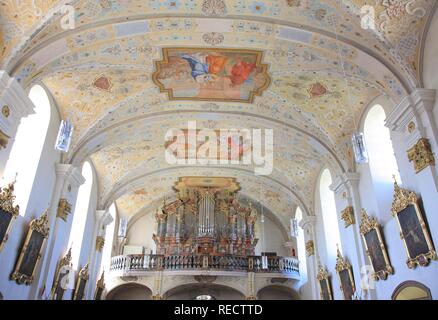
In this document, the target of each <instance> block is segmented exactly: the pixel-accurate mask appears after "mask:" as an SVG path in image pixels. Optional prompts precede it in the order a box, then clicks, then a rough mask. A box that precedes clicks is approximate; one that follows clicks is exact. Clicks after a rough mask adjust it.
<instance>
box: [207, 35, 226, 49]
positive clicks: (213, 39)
mask: <svg viewBox="0 0 438 320" xmlns="http://www.w3.org/2000/svg"><path fill="white" fill-rule="evenodd" d="M224 39H225V38H224V35H223V34H222V33H218V32H209V33H205V34H204V35H202V40H204V42H205V43H207V44H209V45H212V46H216V45H218V44H221V43H222V42H224Z"/></svg>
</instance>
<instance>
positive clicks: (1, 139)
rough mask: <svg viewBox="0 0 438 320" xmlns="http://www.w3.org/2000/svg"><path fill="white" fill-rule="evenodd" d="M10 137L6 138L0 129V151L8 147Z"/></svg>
mask: <svg viewBox="0 0 438 320" xmlns="http://www.w3.org/2000/svg"><path fill="white" fill-rule="evenodd" d="M9 138H10V136H8V135H7V134H6V133H4V132H3V130H1V129H0V149H5V148H6V146H7V145H8V142H9Z"/></svg>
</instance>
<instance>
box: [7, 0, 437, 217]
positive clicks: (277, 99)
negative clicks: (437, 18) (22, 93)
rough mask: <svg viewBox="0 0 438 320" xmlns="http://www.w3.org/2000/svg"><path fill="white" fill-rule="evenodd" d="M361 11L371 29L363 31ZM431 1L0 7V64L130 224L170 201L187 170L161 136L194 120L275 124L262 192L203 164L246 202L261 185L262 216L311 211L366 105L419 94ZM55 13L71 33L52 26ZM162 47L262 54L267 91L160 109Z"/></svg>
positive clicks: (14, 1) (246, 0)
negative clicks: (50, 109) (68, 136)
mask: <svg viewBox="0 0 438 320" xmlns="http://www.w3.org/2000/svg"><path fill="white" fill-rule="evenodd" d="M367 4H368V5H371V6H372V12H368V13H369V14H370V16H368V17H371V18H373V19H371V20H366V21H368V22H367V23H369V22H370V21H371V22H372V28H369V25H368V27H367V28H364V21H365V20H364V16H363V9H364V5H367ZM436 5H437V2H436V1H435V0H415V1H412V0H373V1H365V0H323V1H315V0H151V1H144V0H73V1H54V0H52V1H48V0H44V1H42V0H41V1H40V0H32V1H31V0H20V1H18V0H4V1H1V0H0V9H1V10H0V65H1V69H5V70H7V71H8V72H9V73H10V74H11V75H13V76H15V77H16V78H17V79H18V80H19V81H20V82H21V83H22V85H23V86H25V87H29V86H31V85H32V84H33V83H36V82H42V83H43V84H44V85H45V86H46V87H47V88H48V90H49V91H50V92H51V94H52V95H53V97H54V99H55V101H56V103H57V104H58V108H59V111H60V113H61V116H62V118H64V119H70V120H71V121H72V123H73V125H74V128H75V129H74V132H75V134H74V137H73V141H72V145H71V148H70V152H69V153H68V154H67V155H65V158H64V161H66V162H72V163H76V164H80V163H81V162H82V161H84V160H85V159H88V158H90V159H91V160H92V162H93V164H94V165H95V167H96V170H97V174H98V178H99V188H100V191H101V194H100V204H99V205H100V206H102V207H103V206H106V205H108V201H110V200H111V201H117V205H118V207H119V209H120V210H121V212H123V214H125V215H128V216H129V215H131V216H132V215H134V214H135V213H136V211H138V210H139V208H143V207H146V206H147V205H148V203H152V201H156V200H157V199H158V198H159V197H160V194H161V195H162V194H163V193H166V192H168V191H169V190H170V189H169V188H171V186H172V184H173V181H174V180H175V181H176V179H177V176H178V175H179V174H183V173H184V174H186V173H190V172H192V171H196V170H195V169H193V168H190V167H187V168H179V167H177V168H174V167H171V166H169V165H167V164H166V162H165V161H164V160H163V157H164V134H165V132H166V130H167V129H169V128H183V127H186V125H187V124H186V122H187V120H188V119H192V120H196V121H197V122H198V124H199V125H201V124H202V126H204V127H207V128H212V129H219V128H234V127H236V128H242V127H243V128H273V129H274V135H275V134H276V133H277V136H276V139H275V147H274V172H273V174H272V175H271V176H269V177H268V178H269V179H270V180H269V179H268V180H269V183H268V182H266V181H265V180H263V179H256V178H254V177H253V178H250V177H249V175H248V174H246V173H245V172H247V171H251V168H250V167H236V168H231V167H230V168H214V169H213V168H212V169H211V170H210V172H209V174H212V175H218V174H219V173H221V174H223V175H230V176H233V177H236V178H237V179H238V180H240V182H241V183H242V186H243V188H242V190H243V192H244V193H245V194H246V195H247V196H249V197H252V198H254V199H258V198H260V196H259V194H260V189H262V190H263V192H262V193H263V194H264V201H265V202H266V203H265V204H266V207H267V208H269V210H271V211H272V212H275V213H278V214H279V215H282V214H283V215H284V217H286V215H290V214H291V213H289V211H290V208H291V205H292V203H293V204H299V205H302V206H305V207H306V209H307V210H308V212H309V213H311V212H312V207H313V194H314V185H315V183H316V180H317V177H318V175H319V172H320V170H321V168H322V166H323V165H324V164H325V165H327V166H329V167H330V168H332V169H333V170H334V171H333V172H334V173H339V172H342V171H347V170H353V164H352V154H351V146H350V135H351V133H352V132H353V131H354V129H355V126H356V125H357V123H358V122H359V121H360V117H361V115H362V113H363V111H364V109H365V108H366V107H367V105H368V104H369V103H370V102H371V101H372V100H373V99H375V98H376V97H377V96H380V95H385V96H386V97H387V98H388V99H389V100H390V101H392V102H393V103H397V102H399V101H400V100H401V99H402V98H403V97H404V96H405V95H406V94H407V93H408V92H410V91H411V90H412V89H413V88H415V87H419V86H421V77H420V74H421V67H420V66H421V47H422V45H421V43H422V40H423V38H424V35H425V30H426V29H427V25H428V21H429V18H430V17H431V15H432V14H433V12H434V10H435V8H436ZM67 13H72V14H73V17H74V19H73V22H74V26H73V28H65V24H63V23H62V22H63V21H64V22H65V15H66V14H67ZM365 18H366V17H365ZM366 21H365V22H366ZM70 22H71V21H70ZM171 47H179V48H184V47H191V48H204V49H208V50H211V51H212V52H214V50H216V51H220V50H219V49H235V50H236V49H237V50H239V49H248V50H255V51H257V52H262V53H263V56H262V62H263V63H264V64H266V65H267V66H268V69H267V73H268V75H269V77H270V80H271V81H270V85H269V87H267V88H266V89H265V90H264V91H263V93H262V94H261V95H260V96H256V97H255V98H254V100H253V101H252V103H246V102H244V101H234V102H226V101H215V100H214V99H212V101H208V102H207V101H196V99H193V100H190V99H189V100H184V101H179V100H178V99H176V100H169V96H168V95H167V94H166V93H160V90H159V88H158V87H157V85H156V83H154V81H153V77H152V75H153V74H154V72H156V71H157V70H156V61H160V60H162V59H163V56H162V55H163V48H171ZM202 170H204V171H206V172H207V171H209V170H208V169H202ZM179 171H181V172H179ZM192 173H193V172H192ZM160 179H164V180H160ZM134 181H136V183H135V184H134ZM261 181H263V182H261ZM151 185H153V186H154V187H153V188H148V187H147V186H151ZM287 192H289V196H288V194H287ZM117 199H118V200H117ZM286 199H287V200H286ZM285 219H286V218H285ZM286 220H287V219H286ZM286 220H285V221H286Z"/></svg>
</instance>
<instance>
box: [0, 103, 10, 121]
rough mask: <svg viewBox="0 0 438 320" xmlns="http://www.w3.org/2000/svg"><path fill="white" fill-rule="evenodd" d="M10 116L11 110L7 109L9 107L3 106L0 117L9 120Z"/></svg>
mask: <svg viewBox="0 0 438 320" xmlns="http://www.w3.org/2000/svg"><path fill="white" fill-rule="evenodd" d="M10 114H11V109H10V108H9V106H7V105H4V106H3V108H2V115H3V117H5V118H9V115H10Z"/></svg>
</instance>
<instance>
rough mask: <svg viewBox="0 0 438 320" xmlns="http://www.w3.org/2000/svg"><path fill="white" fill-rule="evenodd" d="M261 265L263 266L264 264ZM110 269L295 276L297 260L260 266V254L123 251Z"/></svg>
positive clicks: (270, 261)
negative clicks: (184, 253)
mask: <svg viewBox="0 0 438 320" xmlns="http://www.w3.org/2000/svg"><path fill="white" fill-rule="evenodd" d="M264 267H265V268H264ZM110 270H111V271H114V272H116V271H119V272H122V273H129V272H132V271H134V272H135V271H157V270H162V271H178V270H210V271H237V272H257V273H278V274H284V275H293V276H294V277H295V278H296V277H299V261H298V259H296V258H291V257H268V263H267V266H263V263H262V257H261V256H249V257H242V256H235V255H223V256H218V255H201V254H193V255H171V256H163V255H154V254H144V255H143V254H141V255H125V256H115V257H112V259H111V269H110Z"/></svg>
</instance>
